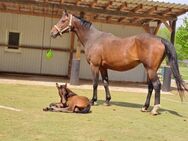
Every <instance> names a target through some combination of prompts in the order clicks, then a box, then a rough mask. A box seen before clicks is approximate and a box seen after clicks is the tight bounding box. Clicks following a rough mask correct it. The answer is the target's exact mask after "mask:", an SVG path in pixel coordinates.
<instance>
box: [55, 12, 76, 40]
mask: <svg viewBox="0 0 188 141" xmlns="http://www.w3.org/2000/svg"><path fill="white" fill-rule="evenodd" d="M72 18H73V16H72V15H71V14H68V13H67V11H66V10H65V11H64V12H63V15H62V17H61V19H60V20H59V21H58V22H57V24H56V25H54V26H53V28H52V29H51V36H52V37H53V38H56V37H57V36H58V35H60V36H61V35H62V34H63V33H66V32H70V31H71V30H72Z"/></svg>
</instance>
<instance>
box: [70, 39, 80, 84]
mask: <svg viewBox="0 0 188 141" xmlns="http://www.w3.org/2000/svg"><path fill="white" fill-rule="evenodd" d="M80 46H81V44H80V42H79V41H78V43H77V48H76V56H75V58H74V59H73V60H72V68H71V76H70V84H71V85H79V73H80Z"/></svg>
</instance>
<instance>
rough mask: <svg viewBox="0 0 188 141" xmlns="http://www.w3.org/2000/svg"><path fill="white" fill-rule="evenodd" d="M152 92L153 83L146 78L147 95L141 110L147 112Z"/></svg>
mask: <svg viewBox="0 0 188 141" xmlns="http://www.w3.org/2000/svg"><path fill="white" fill-rule="evenodd" d="M152 92H153V84H152V82H151V81H150V80H148V95H147V97H146V102H145V104H144V106H143V107H142V109H141V111H142V112H147V109H148V108H149V106H150V99H151V95H152Z"/></svg>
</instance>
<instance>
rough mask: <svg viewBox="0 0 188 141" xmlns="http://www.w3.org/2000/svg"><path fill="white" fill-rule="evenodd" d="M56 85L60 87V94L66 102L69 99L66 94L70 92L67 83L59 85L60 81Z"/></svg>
mask: <svg viewBox="0 0 188 141" xmlns="http://www.w3.org/2000/svg"><path fill="white" fill-rule="evenodd" d="M56 87H57V89H58V93H59V96H60V98H61V102H62V103H63V104H65V103H66V101H67V98H66V95H67V94H68V91H67V83H66V84H64V85H59V84H58V83H56Z"/></svg>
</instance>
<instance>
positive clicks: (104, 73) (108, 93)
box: [100, 68, 111, 106]
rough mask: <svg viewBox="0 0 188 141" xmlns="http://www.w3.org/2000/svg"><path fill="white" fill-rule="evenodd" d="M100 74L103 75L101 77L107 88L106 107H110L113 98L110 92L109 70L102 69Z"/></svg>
mask: <svg viewBox="0 0 188 141" xmlns="http://www.w3.org/2000/svg"><path fill="white" fill-rule="evenodd" d="M100 73H101V77H102V82H103V85H104V88H105V92H106V102H105V105H107V106H109V105H110V100H111V96H110V91H109V87H108V85H109V81H108V72H107V69H103V68H101V69H100Z"/></svg>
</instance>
